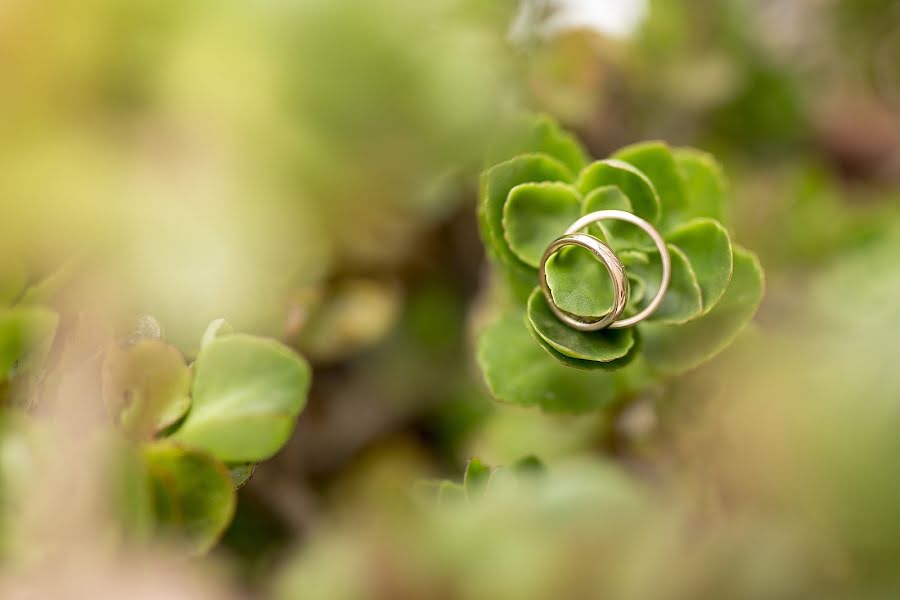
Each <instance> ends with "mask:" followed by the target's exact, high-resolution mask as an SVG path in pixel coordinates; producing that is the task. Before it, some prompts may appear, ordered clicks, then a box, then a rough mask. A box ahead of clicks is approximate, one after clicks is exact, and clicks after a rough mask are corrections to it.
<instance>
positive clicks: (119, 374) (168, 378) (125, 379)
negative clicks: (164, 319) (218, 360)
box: [103, 340, 191, 438]
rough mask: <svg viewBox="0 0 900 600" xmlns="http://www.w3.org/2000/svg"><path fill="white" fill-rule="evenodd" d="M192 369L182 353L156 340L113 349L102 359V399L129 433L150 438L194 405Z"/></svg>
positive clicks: (174, 421)
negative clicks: (191, 391) (191, 394)
mask: <svg viewBox="0 0 900 600" xmlns="http://www.w3.org/2000/svg"><path fill="white" fill-rule="evenodd" d="M190 388H191V370H190V368H188V366H187V365H186V364H185V362H184V357H183V356H182V355H181V352H179V351H178V349H177V348H175V347H173V346H169V345H168V344H164V343H163V342H158V341H155V340H144V341H141V342H138V343H137V344H135V345H133V346H128V347H125V348H112V349H110V350H109V351H108V352H107V354H106V357H105V359H104V362H103V399H104V402H105V403H106V407H107V409H108V410H109V412H110V414H111V415H112V416H113V418H114V419H115V420H116V421H117V422H118V423H119V424H120V425H121V426H122V428H123V429H124V430H125V431H126V432H128V433H129V434H130V435H132V436H134V437H137V438H147V437H150V436H151V435H152V434H154V433H156V432H158V431H162V430H163V429H165V428H166V427H169V426H170V425H173V424H174V423H176V422H177V421H178V420H179V419H181V418H182V417H183V416H184V414H185V413H186V412H187V411H188V408H189V407H190V405H191V396H190Z"/></svg>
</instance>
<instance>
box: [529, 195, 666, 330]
mask: <svg viewBox="0 0 900 600" xmlns="http://www.w3.org/2000/svg"><path fill="white" fill-rule="evenodd" d="M599 221H625V222H626V223H631V224H632V225H635V226H637V227H639V228H640V229H642V230H643V231H644V233H646V234H647V235H648V236H650V239H652V240H653V244H654V245H655V246H656V249H657V250H658V251H659V258H660V262H661V263H662V278H661V280H660V283H659V291H657V292H656V295H655V296H654V297H653V299H652V300H650V303H649V304H647V306H646V307H645V308H644V309H643V310H642V311H640V312H639V313H637V314H636V315H633V316H631V317H628V318H627V319H621V320H618V321H613V322H611V323H609V324H608V325H606V326H607V327H609V328H610V329H620V328H622V327H631V326H632V325H636V324H637V323H640V322H641V321H643V320H644V319H646V318H647V317H649V316H650V315H652V314H653V313H654V312H655V311H656V309H657V308H659V305H660V304H662V301H663V298H664V297H665V295H666V290H668V289H669V280H670V279H671V278H672V259H671V258H670V256H669V249H668V248H667V247H666V241H665V240H664V239H663V237H662V236H661V235H660V234H659V232H658V231H657V230H656V228H655V227H653V225H651V224H650V223H648V222H647V221H645V220H644V219H642V218H640V217H639V216H637V215H634V214H632V213H630V212H625V211H624V210H598V211H596V212H592V213H589V214H586V215H584V216H583V217H581V218H580V219H578V220H577V221H575V222H574V223H572V224H571V225H570V226H569V228H568V229H566V234H565V235H564V236H563V237H562V238H560V239H564V238H565V237H567V236H570V235H573V234H575V235H578V233H577V232H579V231H581V230H582V229H584V228H585V227H587V226H588V225H591V224H593V223H597V222H599ZM595 239H596V238H595ZM557 241H558V240H557ZM598 241H599V240H598ZM554 243H555V242H554ZM550 246H551V247H552V246H553V244H551V245H550ZM604 247H605V248H607V249H609V247H608V246H605V245H604ZM616 262H618V257H616ZM604 264H605V263H604ZM543 268H544V263H543V262H542V263H541V282H542V283H541V285H542V286H543V282H544V280H545V279H546V275H545V273H544V271H543ZM607 269H609V266H607ZM610 275H611V276H612V271H610ZM626 282H627V280H626ZM544 294H545V295H548V300H547V301H548V302H549V303H550V308H551V309H558V307H557V306H556V304H555V303H554V302H553V299H552V298H551V297H550V296H549V294H548V293H547V291H546V290H545V291H544ZM554 313H556V310H554ZM557 316H559V315H558V314H557ZM563 321H564V322H566V323H568V321H565V320H563ZM573 327H574V325H573ZM598 329H599V328H598ZM588 331H592V330H588Z"/></svg>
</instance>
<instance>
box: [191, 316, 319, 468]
mask: <svg viewBox="0 0 900 600" xmlns="http://www.w3.org/2000/svg"><path fill="white" fill-rule="evenodd" d="M193 366H194V386H193V393H192V395H193V406H192V407H191V411H190V412H189V413H188V416H187V418H186V419H185V421H184V424H183V425H182V426H181V427H180V428H179V429H178V431H176V432H175V435H174V438H175V439H176V440H178V441H180V442H183V443H184V444H187V445H189V446H193V447H197V448H201V449H203V450H206V451H208V452H210V453H211V454H212V455H213V456H215V457H216V458H218V459H219V460H223V461H227V462H254V461H260V460H264V459H266V458H269V457H271V456H272V455H273V454H275V453H276V452H278V450H279V449H280V448H281V447H282V446H283V445H284V443H285V442H287V440H288V438H289V437H290V435H291V432H292V431H293V430H294V424H295V421H296V418H297V415H298V414H300V411H301V410H302V409H303V407H304V406H305V404H306V394H307V391H308V389H309V382H310V369H309V365H308V364H307V363H306V361H305V360H303V359H302V358H301V357H300V356H298V355H297V354H296V353H295V352H294V351H293V350H291V349H290V348H288V347H286V346H284V345H282V344H279V343H278V342H276V341H274V340H269V339H263V338H257V337H252V336H248V335H241V334H235V335H229V336H225V337H221V338H217V339H215V340H213V341H212V342H210V343H209V344H207V345H206V346H205V347H204V348H203V349H202V350H201V351H200V355H199V356H198V357H197V361H196V362H195V363H194V365H193Z"/></svg>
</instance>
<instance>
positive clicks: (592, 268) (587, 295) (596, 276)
mask: <svg viewBox="0 0 900 600" xmlns="http://www.w3.org/2000/svg"><path fill="white" fill-rule="evenodd" d="M547 284H548V285H549V286H550V293H551V294H553V299H554V301H556V305H557V306H558V307H560V308H561V309H563V310H564V311H566V312H569V313H573V314H576V315H580V316H582V317H601V316H603V315H605V314H606V313H608V312H609V310H610V309H611V308H612V304H613V287H612V279H611V278H610V276H609V272H608V271H607V270H606V266H605V265H604V264H603V263H602V262H600V261H599V260H597V257H595V256H594V255H593V254H591V252H590V251H589V250H588V249H586V248H582V247H580V246H571V247H569V248H563V249H562V250H560V251H559V252H557V253H556V254H554V255H553V256H551V257H550V260H548V261H547Z"/></svg>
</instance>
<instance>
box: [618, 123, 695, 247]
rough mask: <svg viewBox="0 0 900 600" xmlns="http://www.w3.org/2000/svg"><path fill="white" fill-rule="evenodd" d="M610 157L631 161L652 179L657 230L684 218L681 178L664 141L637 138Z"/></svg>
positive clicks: (683, 196)
mask: <svg viewBox="0 0 900 600" xmlns="http://www.w3.org/2000/svg"><path fill="white" fill-rule="evenodd" d="M613 158H617V159H619V160H622V161H624V162H627V163H628V164H630V165H634V166H635V167H637V168H638V169H639V170H640V171H641V172H642V173H644V175H646V176H647V178H648V179H650V181H652V182H653V187H654V188H656V193H657V194H659V202H660V215H659V225H660V229H661V230H665V229H668V228H669V227H670V226H671V225H672V224H675V223H680V222H681V221H682V220H683V219H684V217H683V216H682V215H683V212H684V207H685V202H686V201H685V191H684V182H683V180H682V177H681V173H680V171H679V169H678V165H677V164H676V162H675V158H674V157H673V156H672V151H671V149H670V148H669V146H668V144H666V143H665V142H659V141H654V142H641V143H639V144H634V145H631V146H627V147H625V148H622V149H621V150H619V151H618V152H616V153H615V154H614V155H613Z"/></svg>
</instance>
